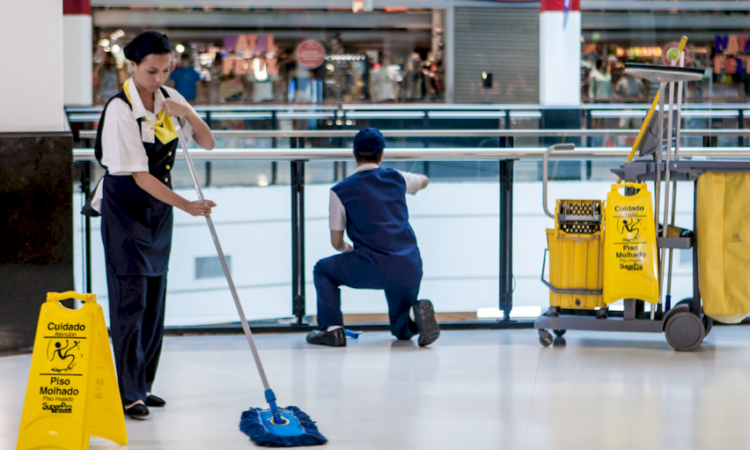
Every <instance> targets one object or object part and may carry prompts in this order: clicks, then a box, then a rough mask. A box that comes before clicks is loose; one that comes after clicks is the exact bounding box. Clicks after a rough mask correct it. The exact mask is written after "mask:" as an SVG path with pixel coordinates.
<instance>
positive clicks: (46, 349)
mask: <svg viewBox="0 0 750 450" xmlns="http://www.w3.org/2000/svg"><path fill="white" fill-rule="evenodd" d="M69 298H76V299H79V300H81V301H83V302H84V306H83V307H82V308H81V309H78V310H71V309H68V308H66V307H64V306H63V305H61V304H60V301H61V300H66V299H69ZM91 436H97V437H102V438H105V439H109V440H111V441H114V442H116V443H118V444H120V445H125V444H127V443H128V436H127V431H126V429H125V416H124V414H123V409H122V403H121V400H120V391H119V388H118V387H117V375H116V373H115V367H114V362H113V361H112V353H111V352H110V348H109V339H108V337H107V326H106V324H105V323H104V314H103V313H102V308H101V306H99V304H97V303H96V296H94V295H93V294H78V293H76V292H65V293H62V294H58V293H53V292H52V293H49V294H47V302H46V303H44V304H43V305H42V311H41V313H40V315H39V324H38V325H37V331H36V339H35V341H34V354H33V356H32V359H31V373H30V374H29V384H28V387H27V388H26V400H25V402H24V405H23V416H22V417H21V430H20V433H19V436H18V445H17V447H16V448H17V449H18V450H32V449H47V448H55V449H65V450H86V449H88V448H89V438H90V437H91Z"/></svg>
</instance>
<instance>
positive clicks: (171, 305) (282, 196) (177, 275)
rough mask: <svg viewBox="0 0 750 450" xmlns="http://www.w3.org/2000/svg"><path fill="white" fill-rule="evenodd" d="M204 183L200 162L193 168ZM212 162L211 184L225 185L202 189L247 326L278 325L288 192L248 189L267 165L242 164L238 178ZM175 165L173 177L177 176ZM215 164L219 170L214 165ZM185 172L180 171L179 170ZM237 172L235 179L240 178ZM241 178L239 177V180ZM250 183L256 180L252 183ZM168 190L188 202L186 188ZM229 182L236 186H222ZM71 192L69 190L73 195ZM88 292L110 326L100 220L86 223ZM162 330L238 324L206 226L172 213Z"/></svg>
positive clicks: (285, 291)
mask: <svg viewBox="0 0 750 450" xmlns="http://www.w3.org/2000/svg"><path fill="white" fill-rule="evenodd" d="M196 162H197V163H198V164H197V167H196V168H197V169H199V168H200V167H203V168H204V169H201V170H199V171H198V172H199V177H201V178H202V182H204V183H205V175H206V172H205V162H204V161H196ZM226 163H227V162H224V161H221V162H216V161H214V162H212V169H213V173H214V179H217V180H221V179H223V180H225V185H222V186H216V187H213V186H208V187H204V189H203V191H204V194H205V197H206V198H207V199H210V200H213V201H215V202H216V203H217V204H218V207H217V208H216V209H215V210H214V214H213V216H212V217H213V220H214V223H215V225H216V230H217V233H218V235H219V238H220V240H221V243H222V246H223V248H224V251H225V253H226V256H227V258H228V260H229V261H230V266H231V273H232V276H233V278H234V281H235V284H236V286H237V289H238V292H239V296H240V299H241V302H242V305H243V308H244V309H245V313H246V314H247V317H248V319H249V320H252V321H266V320H272V321H277V320H278V319H283V318H287V317H290V316H291V315H292V314H291V313H292V304H291V288H290V286H291V226H290V221H291V206H290V202H291V200H290V194H289V186H268V187H258V186H250V185H252V184H257V178H258V176H260V175H261V174H268V173H269V171H268V169H267V168H265V169H264V168H263V165H264V164H265V165H266V166H269V165H270V164H271V163H259V162H251V161H242V162H240V165H241V166H243V169H244V170H242V171H240V170H234V169H232V168H231V167H227V166H226ZM182 164H184V163H183V162H182V161H180V162H178V166H177V167H176V168H175V171H182V170H184V169H183V168H181V165H182ZM217 164H218V165H217ZM185 172H186V170H185ZM241 172H242V173H241ZM243 173H244V176H245V178H242V176H241V175H242V174H243ZM253 177H255V179H253ZM182 178H183V177H180V183H181V186H182V187H177V188H176V189H175V191H176V192H177V193H178V194H180V195H182V196H183V197H185V198H188V199H195V198H196V194H195V190H194V188H193V187H192V182H190V183H189V184H188V183H187V182H185V183H183V180H182ZM231 179H234V180H235V181H236V183H237V185H234V186H232V185H230V183H228V181H230V180H231ZM77 188H78V186H77V185H76V189H77ZM82 202H83V199H82V198H81V194H80V191H77V193H75V194H74V214H73V220H74V227H75V230H74V246H75V250H74V255H75V256H74V257H75V286H76V289H81V290H83V288H84V284H83V283H84V281H83V280H84V269H83V261H84V260H83V248H82V242H83V220H82V216H81V215H80V214H79V211H80V209H81V206H82ZM91 226H92V231H91V244H92V249H91V254H92V261H91V267H92V282H93V283H92V284H93V288H92V292H93V293H95V294H96V295H97V297H98V299H99V301H100V303H101V304H102V307H103V308H104V310H105V317H106V318H107V321H109V315H108V311H109V303H108V293H107V280H106V273H105V261H104V251H103V244H102V240H101V219H100V218H93V219H91ZM166 304H167V309H166V325H167V326H190V325H208V324H221V323H229V322H237V321H238V317H237V312H236V309H235V306H234V302H233V300H232V297H231V293H230V291H229V289H228V287H227V282H226V280H225V278H224V275H223V273H222V271H221V269H220V266H219V265H218V258H217V257H216V250H215V248H214V244H213V241H212V239H211V235H210V233H209V231H208V227H207V226H206V222H205V219H203V218H199V217H192V216H189V215H188V214H186V213H184V212H182V211H181V210H178V209H177V208H175V209H174V236H173V241H172V252H171V257H170V265H169V282H168V288H167V303H166Z"/></svg>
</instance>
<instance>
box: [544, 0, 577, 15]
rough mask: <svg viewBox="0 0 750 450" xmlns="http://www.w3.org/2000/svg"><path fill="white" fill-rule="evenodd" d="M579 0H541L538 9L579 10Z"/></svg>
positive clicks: (545, 10)
mask: <svg viewBox="0 0 750 450" xmlns="http://www.w3.org/2000/svg"><path fill="white" fill-rule="evenodd" d="M580 10H581V0H541V1H540V2H539V11H540V12H547V11H557V12H560V11H562V12H570V11H580Z"/></svg>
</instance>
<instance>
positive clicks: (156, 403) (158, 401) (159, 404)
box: [146, 394, 167, 408]
mask: <svg viewBox="0 0 750 450" xmlns="http://www.w3.org/2000/svg"><path fill="white" fill-rule="evenodd" d="M146 406H151V407H153V408H163V407H165V406H167V402H166V401H164V399H163V398H161V397H157V396H155V395H154V394H148V397H146Z"/></svg>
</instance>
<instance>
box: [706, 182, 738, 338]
mask: <svg viewBox="0 0 750 450" xmlns="http://www.w3.org/2000/svg"><path fill="white" fill-rule="evenodd" d="M697 196H698V197H697V200H698V207H697V211H696V212H695V213H696V214H697V215H698V216H697V219H698V220H697V222H698V224H697V230H696V231H697V237H698V274H699V276H698V279H699V282H700V291H701V297H702V299H703V312H704V313H705V314H706V315H707V316H709V317H711V318H713V319H716V320H718V321H719V322H723V323H738V322H740V321H741V320H742V319H744V318H745V317H746V316H747V315H748V313H750V174H748V173H706V174H704V175H702V176H701V177H700V178H698V193H697Z"/></svg>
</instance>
